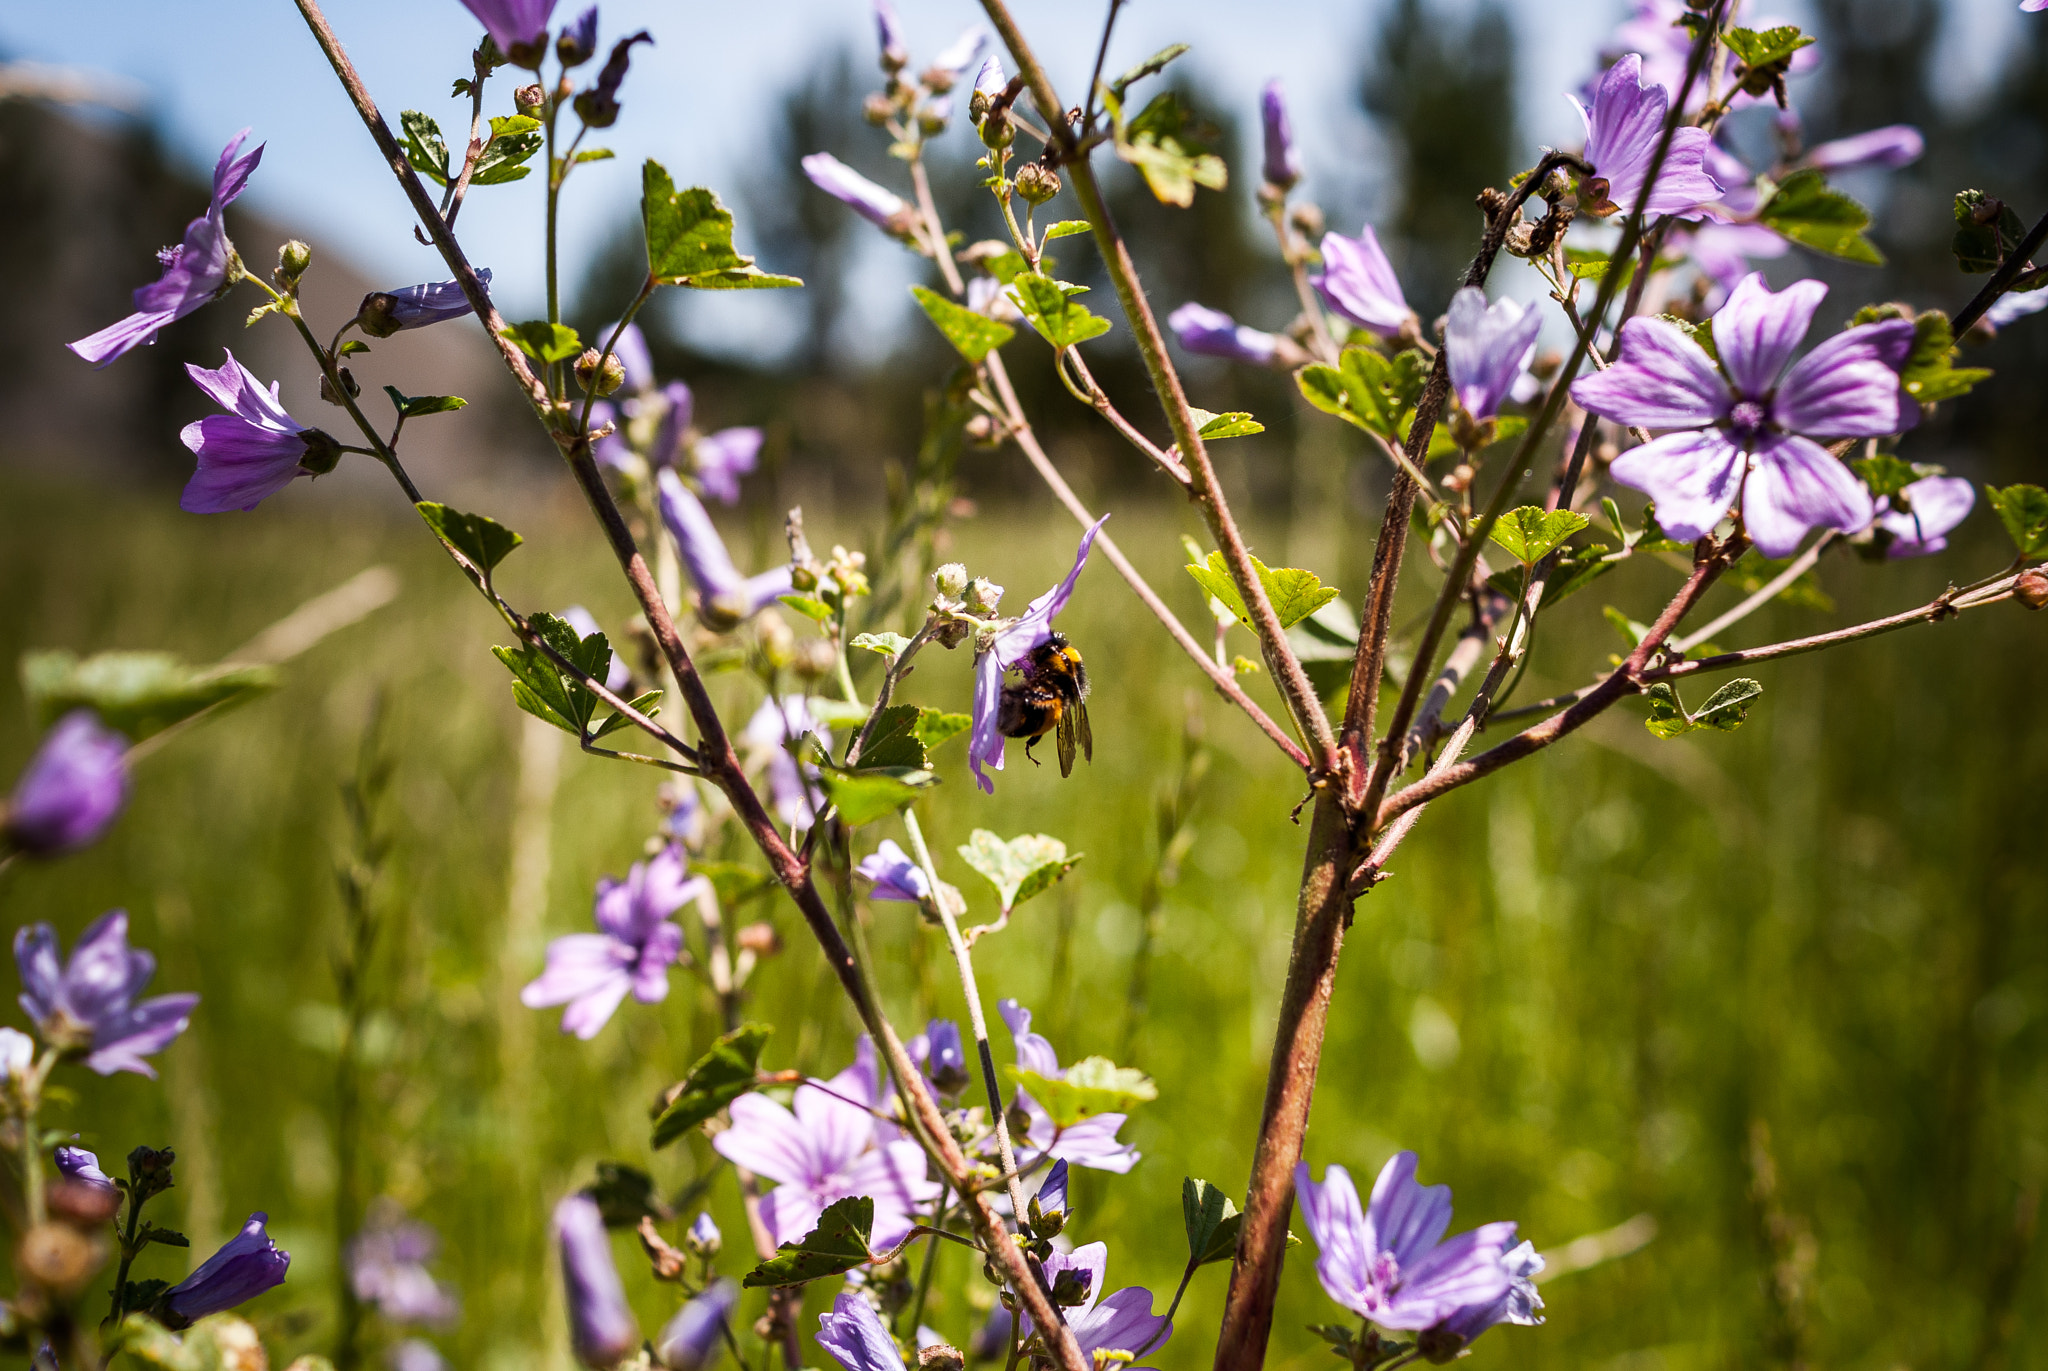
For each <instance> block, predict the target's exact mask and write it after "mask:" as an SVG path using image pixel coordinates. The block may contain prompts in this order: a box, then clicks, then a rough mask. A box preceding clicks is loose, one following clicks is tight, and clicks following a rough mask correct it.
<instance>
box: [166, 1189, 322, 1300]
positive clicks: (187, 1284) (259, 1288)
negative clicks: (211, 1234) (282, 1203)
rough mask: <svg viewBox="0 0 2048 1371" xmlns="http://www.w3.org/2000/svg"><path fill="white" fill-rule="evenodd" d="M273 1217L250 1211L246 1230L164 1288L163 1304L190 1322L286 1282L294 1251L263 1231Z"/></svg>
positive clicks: (259, 1211)
mask: <svg viewBox="0 0 2048 1371" xmlns="http://www.w3.org/2000/svg"><path fill="white" fill-rule="evenodd" d="M269 1219H270V1216H269V1215H268V1214H265V1213H263V1212H262V1211H261V1210H258V1211H257V1212H256V1213H254V1214H251V1215H250V1216H249V1222H247V1223H246V1224H243V1225H242V1231H241V1232H239V1233H237V1234H235V1236H234V1237H232V1238H229V1239H228V1240H227V1243H226V1244H225V1245H224V1246H223V1247H222V1248H221V1249H220V1251H218V1252H216V1253H214V1254H213V1255H212V1256H210V1257H208V1258H207V1259H206V1260H205V1261H204V1262H202V1263H201V1264H200V1267H199V1269H198V1270H197V1271H194V1272H193V1273H192V1274H191V1275H189V1276H187V1277H185V1279H184V1280H182V1281H179V1282H178V1283H177V1284H176V1285H174V1286H172V1287H171V1288H170V1289H169V1290H167V1291H165V1292H164V1301H163V1302H164V1307H165V1308H166V1309H168V1310H169V1311H170V1312H171V1313H172V1314H173V1315H174V1316H176V1317H177V1318H178V1319H181V1320H183V1321H184V1323H192V1322H194V1321H196V1320H199V1319H203V1318H205V1317H206V1316H207V1315H208V1314H218V1313H220V1312H221V1311H222V1310H223V1309H233V1308H234V1307H235V1306H236V1305H238V1304H242V1303H244V1302H246V1301H248V1300H253V1299H255V1298H256V1297H257V1296H258V1295H260V1294H262V1293H263V1292H264V1291H266V1290H270V1289H272V1288H274V1287H276V1286H280V1285H283V1284H284V1273H285V1269H286V1268H287V1267H289V1266H290V1265H291V1264H292V1254H291V1253H289V1252H286V1251H284V1250H282V1249H281V1248H279V1247H278V1245H277V1244H276V1243H275V1242H272V1241H271V1239H270V1234H269V1233H267V1232H265V1231H264V1228H263V1225H264V1224H265V1223H266V1222H268V1221H269ZM180 1326H182V1325H180Z"/></svg>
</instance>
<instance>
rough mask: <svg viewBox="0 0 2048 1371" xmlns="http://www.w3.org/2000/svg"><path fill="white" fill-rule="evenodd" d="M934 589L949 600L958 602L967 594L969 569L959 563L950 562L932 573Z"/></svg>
mask: <svg viewBox="0 0 2048 1371" xmlns="http://www.w3.org/2000/svg"><path fill="white" fill-rule="evenodd" d="M932 587H933V589H935V590H936V591H938V593H939V594H940V595H941V596H943V597H944V598H946V599H948V600H957V599H959V598H960V597H961V596H962V595H965V594H966V593H967V568H966V567H965V566H963V565H961V564H960V563H959V562H948V563H946V564H945V565H944V566H942V567H940V568H939V569H938V570H937V571H935V572H933V573H932Z"/></svg>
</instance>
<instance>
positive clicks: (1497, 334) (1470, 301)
mask: <svg viewBox="0 0 2048 1371" xmlns="http://www.w3.org/2000/svg"><path fill="white" fill-rule="evenodd" d="M1542 327H1543V316H1542V314H1541V313H1540V312H1539V311H1538V310H1537V308H1536V307H1535V306H1534V305H1528V306H1523V305H1518V304H1516V303H1515V302H1514V301H1513V300H1496V301H1494V302H1493V303H1492V304H1491V305H1488V304H1487V303H1486V292H1485V291H1483V290H1481V289H1480V288H1479V287H1477V286H1466V287H1465V288H1464V289H1463V290H1461V291H1459V292H1458V293H1457V294H1456V295H1454V296H1452V297H1451V314H1450V320H1449V322H1448V323H1447V324H1446V325H1445V326H1444V352H1445V354H1446V356H1447V357H1448V359H1449V362H1450V369H1451V388H1452V389H1453V390H1454V391H1456V392H1457V396H1458V403H1459V404H1461V405H1463V406H1464V407H1465V412H1466V413H1467V414H1469V415H1471V416H1472V417H1473V418H1474V419H1491V418H1492V417H1493V416H1494V415H1495V414H1497V413H1499V412H1500V404H1501V401H1502V400H1504V399H1506V398H1507V396H1508V393H1509V392H1510V391H1512V390H1513V389H1514V388H1515V382H1516V381H1518V380H1520V379H1521V376H1522V373H1523V372H1524V371H1525V370H1527V369H1528V366H1529V358H1530V355H1531V354H1533V353H1534V352H1535V351H1536V333H1537V330H1539V329H1541V328H1542Z"/></svg>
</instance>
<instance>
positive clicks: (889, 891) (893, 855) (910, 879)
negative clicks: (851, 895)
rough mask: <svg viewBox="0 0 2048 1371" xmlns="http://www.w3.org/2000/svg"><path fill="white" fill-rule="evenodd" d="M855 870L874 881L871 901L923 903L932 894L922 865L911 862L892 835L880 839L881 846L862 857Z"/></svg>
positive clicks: (869, 895) (870, 894) (870, 893)
mask: <svg viewBox="0 0 2048 1371" xmlns="http://www.w3.org/2000/svg"><path fill="white" fill-rule="evenodd" d="M854 872H855V873H856V874H857V875H860V876H865V877H866V878H867V879H868V880H870V881H873V882H874V883H875V888H874V889H873V890H871V891H869V892H868V898H869V899H871V900H901V901H903V902H904V903H905V904H922V903H923V902H924V900H925V897H926V896H928V895H930V894H931V889H932V887H931V882H930V881H928V880H926V879H925V874H924V868H922V867H920V866H919V865H918V864H917V863H916V862H913V861H911V860H910V857H909V854H907V853H905V852H904V850H903V849H902V848H900V847H898V846H897V845H896V840H895V839H894V838H884V839H882V845H881V846H880V847H878V848H876V849H875V850H874V851H873V852H872V853H870V854H869V855H867V856H866V857H863V858H861V861H860V865H858V866H856V867H854Z"/></svg>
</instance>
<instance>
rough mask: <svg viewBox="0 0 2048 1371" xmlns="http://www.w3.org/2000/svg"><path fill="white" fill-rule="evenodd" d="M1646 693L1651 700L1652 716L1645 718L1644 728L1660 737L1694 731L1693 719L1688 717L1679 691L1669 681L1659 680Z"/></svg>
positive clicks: (1671, 736) (1677, 735)
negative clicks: (1679, 696)
mask: <svg viewBox="0 0 2048 1371" xmlns="http://www.w3.org/2000/svg"><path fill="white" fill-rule="evenodd" d="M1644 695H1645V696H1646V697H1647V698H1648V699H1649V701H1650V717H1649V718H1647V719H1645V720H1643V727H1644V728H1647V729H1649V730H1650V732H1652V733H1654V734H1655V735H1656V736H1658V737H1659V738H1676V737H1680V736H1682V735H1683V734H1687V733H1690V732H1692V720H1691V719H1689V718H1687V717H1686V713H1685V706H1684V705H1682V704H1680V703H1679V700H1678V692H1677V691H1675V690H1673V689H1672V688H1671V683H1670V682H1669V681H1659V682H1657V684H1655V685H1653V686H1651V687H1650V688H1649V689H1648V690H1647V691H1645V692H1644Z"/></svg>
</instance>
